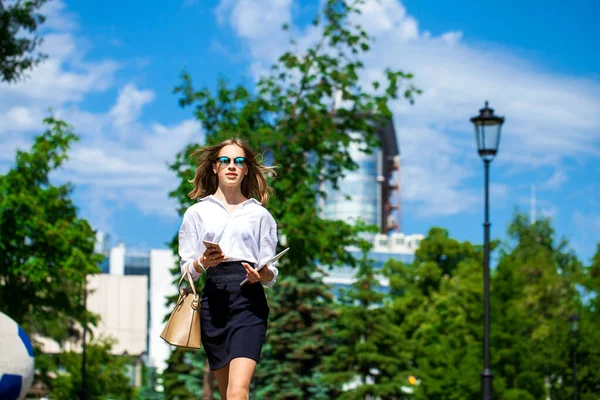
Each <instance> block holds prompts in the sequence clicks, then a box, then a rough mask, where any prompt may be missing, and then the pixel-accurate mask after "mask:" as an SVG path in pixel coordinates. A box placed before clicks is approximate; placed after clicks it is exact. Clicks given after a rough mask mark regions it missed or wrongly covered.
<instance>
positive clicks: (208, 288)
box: [200, 261, 269, 371]
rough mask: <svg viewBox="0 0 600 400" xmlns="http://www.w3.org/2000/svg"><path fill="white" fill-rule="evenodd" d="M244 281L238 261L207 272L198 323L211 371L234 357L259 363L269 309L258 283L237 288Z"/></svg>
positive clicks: (244, 272) (243, 273) (223, 365)
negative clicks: (199, 321)
mask: <svg viewBox="0 0 600 400" xmlns="http://www.w3.org/2000/svg"><path fill="white" fill-rule="evenodd" d="M245 277H246V268H244V266H243V265H242V262H241V261H233V262H224V263H221V264H219V265H217V266H215V267H211V268H208V270H207V271H206V283H205V285H204V290H203V291H202V302H201V311H200V320H201V332H202V346H203V347H204V351H205V352H206V357H207V359H208V363H209V365H210V369H211V370H213V371H214V370H216V369H220V368H223V367H225V366H226V365H227V364H229V362H230V361H231V360H233V359H234V358H237V357H246V358H251V359H253V360H254V361H256V362H257V363H258V362H259V358H260V352H261V350H262V346H263V344H264V342H265V336H266V333H267V320H268V317H269V306H268V305H267V299H266V297H265V292H264V289H263V286H262V284H261V283H260V282H257V283H250V282H248V283H246V284H244V285H243V286H240V282H242V281H243V280H244V278H245Z"/></svg>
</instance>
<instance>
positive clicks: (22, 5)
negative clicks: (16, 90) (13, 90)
mask: <svg viewBox="0 0 600 400" xmlns="http://www.w3.org/2000/svg"><path fill="white" fill-rule="evenodd" d="M47 1H48V0H25V1H21V0H18V1H16V2H15V1H4V0H0V81H4V82H9V83H11V82H16V81H18V80H20V79H22V78H23V77H24V74H25V71H27V70H28V69H31V68H33V67H34V66H35V65H37V64H38V63H39V62H40V61H42V60H44V59H45V58H46V57H47V56H46V55H45V54H41V53H36V50H37V49H38V48H39V46H40V44H41V43H42V39H41V38H40V37H39V36H38V35H35V34H34V33H35V32H36V30H37V29H38V27H39V25H41V24H43V23H44V21H45V20H46V18H45V17H44V16H43V15H42V14H40V13H39V12H38V11H39V9H40V8H41V7H42V5H44V3H46V2H47ZM23 30H24V31H26V32H27V33H28V34H29V35H21V33H22V31H23ZM31 34H34V35H33V37H32V36H31Z"/></svg>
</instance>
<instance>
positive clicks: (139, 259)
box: [108, 243, 179, 373]
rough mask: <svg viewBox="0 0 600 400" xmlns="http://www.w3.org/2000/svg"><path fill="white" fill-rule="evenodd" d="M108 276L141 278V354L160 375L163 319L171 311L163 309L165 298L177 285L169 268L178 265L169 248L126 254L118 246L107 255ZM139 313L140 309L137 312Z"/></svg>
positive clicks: (164, 351) (165, 348) (165, 347)
mask: <svg viewBox="0 0 600 400" xmlns="http://www.w3.org/2000/svg"><path fill="white" fill-rule="evenodd" d="M108 258H109V266H108V274H109V275H110V276H122V277H130V276H144V277H146V282H147V285H146V288H145V290H144V292H145V293H144V294H145V298H146V299H147V301H146V304H145V307H144V308H143V312H144V313H145V314H146V327H145V328H146V336H145V337H144V340H143V342H144V351H145V352H146V356H147V364H148V365H149V366H152V367H155V368H156V369H157V372H159V373H160V372H162V371H163V370H164V369H165V368H166V366H167V364H166V361H167V359H168V358H169V355H170V353H171V348H170V345H169V344H168V343H167V342H165V341H164V340H163V339H161V338H160V333H161V332H162V329H163V327H164V324H165V322H164V319H165V316H166V315H168V314H169V312H170V311H171V309H170V308H169V307H167V305H166V303H167V297H168V296H172V295H175V294H177V286H176V285H177V283H176V282H175V277H174V276H173V274H172V273H171V269H172V268H173V267H175V266H178V265H179V258H178V257H177V256H175V255H174V254H173V252H172V251H171V250H170V249H160V250H159V249H152V250H150V251H149V252H132V251H127V249H126V248H125V245H124V244H123V243H120V244H119V245H118V246H116V247H113V248H112V249H111V250H110V253H109V257H108ZM139 311H140V312H141V311H142V309H140V310H139Z"/></svg>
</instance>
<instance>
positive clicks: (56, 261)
mask: <svg viewBox="0 0 600 400" xmlns="http://www.w3.org/2000/svg"><path fill="white" fill-rule="evenodd" d="M44 122H45V124H46V125H47V126H48V130H47V131H46V132H44V133H43V134H42V135H40V136H38V137H37V138H36V139H35V142H34V144H33V146H32V148H31V150H30V151H29V152H24V151H18V152H17V156H16V161H15V165H14V166H13V167H12V168H11V169H10V170H9V171H8V172H7V173H6V174H5V175H2V176H0V231H1V232H2V234H1V235H0V310H1V311H2V312H3V313H5V314H7V315H9V316H11V317H12V318H13V319H14V320H15V321H17V322H18V323H19V324H20V325H21V326H23V328H24V329H25V330H26V331H27V332H28V333H29V334H38V335H42V336H45V337H48V338H52V339H54V340H56V341H58V342H61V341H64V340H66V339H67V338H70V337H76V336H77V335H78V330H77V329H76V324H81V323H82V322H83V320H84V317H87V318H88V319H89V320H90V321H91V322H94V321H95V319H94V316H93V315H91V314H88V313H87V312H86V310H85V308H84V305H83V301H82V294H83V284H84V282H85V277H86V275H88V274H93V273H97V272H99V268H98V266H97V264H98V263H99V262H100V261H101V258H102V256H99V255H96V254H94V244H95V240H96V238H95V233H94V231H93V230H92V228H91V227H90V225H89V224H88V222H87V221H86V220H84V219H81V218H78V216H77V207H76V206H75V204H74V203H73V201H72V200H71V199H70V197H69V196H70V194H71V192H72V190H73V187H72V186H71V185H70V184H63V185H60V186H54V185H52V184H51V183H50V179H49V174H50V172H51V171H53V170H55V169H57V168H59V167H60V166H61V165H62V163H63V162H64V161H65V160H66V159H67V150H68V149H69V148H70V146H71V144H72V143H73V142H74V141H77V140H78V137H77V136H76V135H75V134H74V133H73V132H72V129H71V127H70V126H69V125H68V124H66V123H65V122H63V121H60V120H57V119H54V118H52V117H50V118H46V119H45V120H44ZM24 294H26V295H27V301H23V295H24Z"/></svg>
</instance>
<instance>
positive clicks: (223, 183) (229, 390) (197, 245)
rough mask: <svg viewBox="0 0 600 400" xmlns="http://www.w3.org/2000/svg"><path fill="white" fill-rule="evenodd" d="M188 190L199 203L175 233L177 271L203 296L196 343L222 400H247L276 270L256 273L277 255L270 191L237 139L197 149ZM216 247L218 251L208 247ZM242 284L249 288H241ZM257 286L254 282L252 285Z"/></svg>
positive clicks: (258, 166)
mask: <svg viewBox="0 0 600 400" xmlns="http://www.w3.org/2000/svg"><path fill="white" fill-rule="evenodd" d="M194 156H198V168H197V169H196V175H195V177H194V179H193V181H190V182H191V183H193V184H194V189H193V190H192V191H191V192H190V193H189V194H188V195H189V196H190V197H191V198H192V199H199V201H198V202H197V203H196V204H194V205H193V206H191V207H190V208H188V209H187V211H186V212H185V214H184V216H183V223H182V224H181V228H180V230H179V255H180V257H181V271H182V273H184V272H185V271H186V270H189V271H190V273H191V275H192V279H194V280H197V279H198V278H199V277H200V276H201V275H202V274H203V273H206V283H205V285H204V290H203V292H202V303H201V312H200V320H201V329H202V336H201V337H202V345H203V347H204V350H205V351H206V356H207V358H208V362H209V365H210V368H211V370H213V371H214V373H215V376H216V378H217V381H218V384H219V392H220V393H221V398H222V399H227V400H234V399H247V398H248V396H249V390H250V381H251V379H252V375H253V374H254V369H255V368H256V364H257V363H258V361H259V357H260V352H261V349H262V346H263V343H264V341H265V335H266V331H267V317H268V315H269V307H268V305H267V300H266V297H265V293H264V290H263V286H269V287H270V286H273V284H274V283H275V281H276V279H277V274H278V270H277V267H275V266H274V265H269V266H268V268H262V269H261V271H260V272H257V271H256V270H255V267H258V266H259V265H261V264H264V263H265V262H266V261H267V260H268V259H270V258H271V257H273V256H274V255H275V250H276V246H277V225H276V223H275V220H274V219H273V217H272V216H271V214H270V213H269V211H267V209H266V208H265V207H264V205H265V204H266V203H267V201H268V200H269V195H270V194H271V192H272V189H271V188H270V187H269V185H268V184H267V181H266V180H265V177H264V174H265V173H267V172H272V168H268V167H265V166H263V165H261V164H260V163H259V162H258V161H257V159H256V155H255V153H254V152H253V151H252V149H250V148H249V147H248V145H247V144H246V143H245V142H244V141H242V140H239V139H231V140H226V141H224V142H222V143H220V144H218V145H216V146H207V147H204V148H201V149H199V150H197V151H195V152H194V153H193V154H192V157H194ZM203 240H207V241H210V242H216V243H218V244H219V246H220V247H221V250H222V253H221V252H219V251H218V250H215V249H207V248H206V246H205V245H204V243H203ZM244 278H246V279H248V283H246V284H244V285H242V286H240V283H241V282H242V281H243V280H244ZM258 282H260V283H258Z"/></svg>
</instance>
